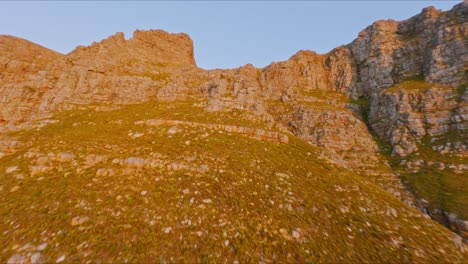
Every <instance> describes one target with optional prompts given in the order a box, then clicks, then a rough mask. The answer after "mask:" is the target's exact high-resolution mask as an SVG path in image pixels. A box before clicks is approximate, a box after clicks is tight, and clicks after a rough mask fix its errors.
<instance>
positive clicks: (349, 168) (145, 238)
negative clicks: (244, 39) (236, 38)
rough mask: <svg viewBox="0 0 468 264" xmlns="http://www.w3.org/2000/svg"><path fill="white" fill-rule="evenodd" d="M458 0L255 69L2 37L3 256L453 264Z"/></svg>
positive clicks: (186, 56)
mask: <svg viewBox="0 0 468 264" xmlns="http://www.w3.org/2000/svg"><path fill="white" fill-rule="evenodd" d="M467 7H468V3H467V2H463V3H460V4H458V5H456V6H454V7H453V9H452V10H450V11H447V12H441V11H439V10H436V9H434V8H426V9H424V10H423V11H422V13H421V14H419V15H416V16H414V17H412V18H409V19H407V20H404V21H393V20H385V21H377V22H375V23H374V24H373V25H371V26H369V27H368V28H366V29H364V30H363V31H362V32H361V33H360V34H359V36H358V37H357V39H356V40H354V41H353V42H352V43H350V44H348V45H345V46H342V47H338V48H336V49H334V50H332V51H330V52H329V53H327V54H317V53H315V52H312V51H299V52H298V53H296V54H295V55H293V56H292V57H291V58H290V59H288V60H287V61H282V62H275V63H272V64H271V65H269V66H267V67H265V68H262V69H259V68H255V67H254V66H252V65H245V66H242V67H240V68H238V69H227V70H221V69H216V70H203V69H200V68H198V67H197V66H196V63H195V60H194V57H193V44H192V41H191V39H190V38H189V37H188V36H187V35H186V34H170V33H166V32H164V31H161V30H152V31H136V32H135V33H134V35H133V37H132V38H130V39H129V40H126V39H125V38H124V36H123V34H122V33H117V34H115V35H114V36H111V37H109V38H107V39H105V40H102V41H100V42H96V43H93V44H92V45H91V46H89V47H78V48H77V49H76V50H74V51H73V52H71V53H69V54H66V55H63V54H60V53H57V52H54V51H51V50H49V49H47V48H44V47H41V46H39V45H36V44H34V43H32V42H29V41H27V40H23V39H20V38H17V37H12V36H0V69H1V72H0V172H1V173H2V174H0V177H1V181H0V198H1V202H0V204H1V206H0V214H1V216H2V219H4V221H2V223H0V231H1V233H2V234H3V235H2V237H1V238H0V245H1V248H2V249H3V250H2V251H1V252H0V261H1V262H12V263H18V262H19V263H22V262H34V263H38V262H43V261H47V262H55V261H57V262H61V261H65V262H88V261H92V262H128V261H131V262H148V261H160V262H167V261H169V262H182V261H183V262H232V261H234V262H235V261H238V262H260V261H261V262H313V263H315V262H350V261H351V262H356V263H361V262H399V263H401V262H423V263H445V262H446V263H462V262H463V260H464V259H466V257H467V256H468V255H467V254H468V251H467V248H466V244H465V243H464V239H465V240H466V239H467V238H468V221H466V219H468V212H467V211H466V208H468V196H467V195H468V192H467V190H468V188H467V187H468V180H467V177H466V176H467V175H468V174H467V170H468V165H467V164H468V155H467V144H468V143H467V140H468V137H467V133H466V131H467V127H468V122H467V120H468V116H467V113H468V92H467V91H468V89H467V88H466V87H467V86H466V83H467V76H466V67H465V64H466V59H465V58H466V46H465V41H464V38H465V36H466V33H467V28H466V26H465V25H466V23H467V22H468V21H467V17H468V14H467V12H468V11H467V10H468V9H467ZM431 218H432V219H431ZM434 220H436V221H437V222H439V223H437V222H436V221H434ZM450 229H451V230H450Z"/></svg>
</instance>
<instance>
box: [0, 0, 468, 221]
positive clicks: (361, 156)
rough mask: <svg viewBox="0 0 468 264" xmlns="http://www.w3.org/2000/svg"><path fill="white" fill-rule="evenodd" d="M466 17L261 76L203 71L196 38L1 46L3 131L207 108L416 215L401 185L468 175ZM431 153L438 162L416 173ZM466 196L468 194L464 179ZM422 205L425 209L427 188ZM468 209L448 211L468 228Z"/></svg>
mask: <svg viewBox="0 0 468 264" xmlns="http://www.w3.org/2000/svg"><path fill="white" fill-rule="evenodd" d="M467 12H468V3H467V2H463V3H460V4H458V5H456V6H455V7H454V8H453V9H452V10H450V11H447V12H441V11H438V10H435V9H434V8H426V9H424V10H423V12H422V13H421V14H419V15H417V16H414V17H412V18H410V19H407V20H404V21H399V22H397V21H392V20H387V21H378V22H375V23H374V24H373V25H371V26H369V27H368V28H366V29H365V30H363V31H362V32H361V33H360V34H359V36H358V37H357V39H356V40H354V41H353V42H352V43H350V44H348V45H346V46H342V47H339V48H336V49H334V50H332V51H331V52H329V53H327V54H316V53H314V52H312V51H300V52H298V53H297V54H295V55H294V56H292V57H291V58H290V59H289V60H287V61H283V62H276V63H273V64H271V65H269V66H267V67H265V68H263V69H257V68H255V67H253V66H252V65H246V66H243V67H240V68H238V69H232V70H209V71H205V70H202V69H199V68H197V67H196V64H195V61H194V57H193V45H192V41H191V40H190V38H189V37H188V36H187V35H185V34H169V33H166V32H163V31H136V32H135V33H134V36H133V38H131V39H130V40H125V38H124V36H123V34H122V33H117V34H116V35H114V36H111V37H109V38H108V39H105V40H103V41H101V42H100V43H94V44H92V45H91V46H89V47H79V48H77V49H76V50H74V51H73V52H71V53H70V54H67V55H62V54H58V53H56V52H53V51H50V50H48V49H46V48H43V47H40V46H38V45H35V44H33V43H30V42H28V41H25V40H21V39H18V38H14V37H10V36H2V37H0V67H2V71H1V79H0V120H1V122H2V123H1V125H0V131H11V130H17V129H21V128H30V127H37V126H40V125H41V124H42V123H41V121H40V120H41V119H44V118H49V117H50V116H51V115H52V114H53V113H55V112H57V111H60V110H70V109H77V108H79V107H80V106H81V105H85V104H86V105H87V104H99V105H100V106H99V107H98V108H99V109H105V108H106V106H108V107H116V106H118V105H125V104H134V103H141V102H145V101H151V100H158V101H170V102H173V101H178V100H201V101H202V104H203V105H204V106H205V110H206V111H207V112H225V111H233V110H235V111H243V112H245V113H246V114H245V116H244V118H246V119H251V120H261V121H262V122H264V123H266V124H267V125H268V127H270V128H273V129H276V130H278V131H282V132H286V133H292V134H294V135H296V136H298V137H300V138H302V139H304V140H306V141H307V142H308V143H309V144H311V145H313V146H316V147H318V149H319V151H320V155H321V156H322V157H323V158H325V159H327V160H329V161H330V162H333V163H335V164H338V165H339V166H342V167H345V168H349V169H352V170H355V171H356V172H358V173H360V174H364V175H367V176H368V177H369V178H370V179H371V180H373V181H374V182H376V183H378V184H380V185H381V186H382V187H383V188H384V189H386V190H387V191H389V192H391V193H393V194H394V195H397V196H400V197H403V198H404V199H406V200H407V201H408V202H409V203H411V201H410V200H411V198H409V197H408V196H407V194H406V193H405V191H404V190H403V187H402V185H401V184H400V181H399V178H398V177H397V175H396V174H395V173H398V174H401V175H403V177H404V175H413V174H414V173H419V172H420V171H422V170H427V169H430V170H438V171H448V172H447V173H448V174H449V175H452V174H453V175H460V174H463V173H466V170H467V168H466V166H465V165H463V164H466V149H467V147H466V145H467V137H466V135H467V134H466V129H467V120H468V102H467V100H468V95H467V93H468V92H467V89H466V81H467V76H466V61H467V60H468V59H467V52H466V43H465V39H466V35H467V27H466V23H467V22H468V21H467V20H468V14H467ZM373 134H374V135H375V137H374V136H373ZM453 135H455V136H453ZM375 138H377V141H378V142H379V143H381V145H382V144H383V145H385V144H389V148H390V152H391V155H390V156H389V157H390V161H392V163H395V160H397V163H398V164H401V167H398V168H395V167H390V165H389V163H388V159H387V158H388V157H385V156H384V155H382V151H380V150H379V146H378V144H377V142H376V140H375ZM427 142H429V143H427ZM426 148H430V149H431V151H434V153H435V154H434V155H432V157H435V158H434V159H435V160H432V161H431V160H429V162H432V163H431V165H428V164H426V165H424V164H423V165H421V166H419V167H418V166H416V167H415V166H413V165H414V161H417V160H420V159H421V158H420V157H421V156H424V155H425V154H424V153H423V151H424V150H425V149H426ZM454 159H456V160H454ZM411 164H413V165H411ZM434 164H439V165H437V166H436V165H434ZM399 166H400V165H399ZM440 168H443V169H440ZM450 177H452V176H450ZM409 184H412V183H411V181H410V182H409ZM459 184H460V185H461V187H462V189H463V188H464V189H465V190H466V187H467V183H466V179H464V180H462V181H461V182H460V183H459ZM459 187H460V186H456V187H455V186H453V184H447V186H443V187H441V188H443V189H444V190H443V191H444V192H448V193H450V192H451V191H452V190H453V189H457V188H458V189H459ZM416 189H418V188H416ZM416 193H417V196H418V197H419V198H425V199H428V198H427V197H426V190H425V189H424V188H421V189H420V190H416ZM429 200H431V199H429ZM466 201H467V200H466V199H465V198H462V199H460V200H458V201H456V202H454V204H455V205H451V206H449V207H448V208H450V210H451V211H453V212H455V213H456V214H458V215H459V216H461V217H462V218H465V219H466V217H467V215H466V211H464V210H463V209H462V208H463V207H464V208H466V206H465V205H466ZM429 202H430V203H431V204H434V202H433V201H429ZM434 207H435V208H437V209H444V210H446V209H447V205H443V204H439V205H437V206H434ZM447 210H448V209H447ZM457 221H458V220H457ZM457 221H455V222H457ZM460 223H461V224H460ZM463 225H465V226H466V222H460V221H458V222H457V226H458V227H457V228H461V229H463V228H465V227H463ZM465 230H466V229H465Z"/></svg>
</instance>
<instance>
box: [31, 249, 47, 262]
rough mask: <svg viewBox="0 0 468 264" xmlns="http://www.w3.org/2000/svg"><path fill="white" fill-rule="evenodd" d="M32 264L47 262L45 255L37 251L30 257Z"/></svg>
mask: <svg viewBox="0 0 468 264" xmlns="http://www.w3.org/2000/svg"><path fill="white" fill-rule="evenodd" d="M30 261H31V264H39V263H46V262H47V261H46V259H45V257H44V256H43V255H42V254H41V253H40V252H35V253H33V254H32V255H31V257H30Z"/></svg>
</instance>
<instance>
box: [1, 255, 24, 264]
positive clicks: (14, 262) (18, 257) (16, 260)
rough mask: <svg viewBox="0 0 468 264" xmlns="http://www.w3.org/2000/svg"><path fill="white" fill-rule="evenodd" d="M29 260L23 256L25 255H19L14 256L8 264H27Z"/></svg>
mask: <svg viewBox="0 0 468 264" xmlns="http://www.w3.org/2000/svg"><path fill="white" fill-rule="evenodd" d="M27 260H28V257H26V256H23V255H19V254H15V255H13V256H11V257H10V258H9V259H8V260H7V262H6V263H8V264H19V263H26V261H27Z"/></svg>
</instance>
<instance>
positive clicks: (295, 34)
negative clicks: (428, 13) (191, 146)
mask: <svg viewBox="0 0 468 264" xmlns="http://www.w3.org/2000/svg"><path fill="white" fill-rule="evenodd" d="M460 2H461V1H298V2H292V1H282V2H280V1H257V2H247V1H229V2H228V1H226V2H223V1H204V2H203V1H200V2H197V1H189V2H183V1H177V2H174V1H173V2H164V1H156V2H135V1H120V2H109V1H101V2H89V1H76V2H58V1H57V2H34V1H29V2H19V1H11V2H3V1H2V2H0V34H9V35H15V36H18V37H22V38H25V39H28V40H31V41H33V42H35V43H38V44H40V45H43V46H45V47H47V48H50V49H53V50H56V51H59V52H61V53H68V52H70V51H72V50H73V49H74V48H75V47H76V46H78V45H90V44H91V43H92V42H93V41H100V40H102V39H104V38H106V37H108V36H110V35H112V34H114V33H115V32H124V33H125V36H126V38H130V37H131V36H132V33H133V31H134V30H135V29H164V30H166V31H169V32H174V33H175V32H185V33H187V34H189V35H190V36H191V37H192V39H193V41H194V45H195V59H196V61H197V64H198V66H200V67H202V68H205V69H212V68H234V67H238V66H241V65H244V64H247V63H252V64H254V65H255V66H257V67H263V66H266V65H268V64H270V63H271V62H272V61H280V60H285V59H287V58H289V57H290V56H292V55H293V54H294V53H296V52H297V51H298V50H301V49H308V50H314V51H317V52H319V53H326V52H328V51H329V50H331V49H333V48H334V47H337V46H339V45H342V44H347V43H349V42H351V41H352V40H353V39H354V38H355V37H356V36H357V34H358V33H359V32H360V31H361V30H362V29H364V28H365V27H366V26H368V25H370V24H371V23H372V22H374V21H375V20H378V19H390V18H392V19H395V20H402V19H406V18H409V17H411V16H413V15H415V14H417V13H419V12H420V11H421V9H422V8H423V7H426V6H431V5H432V6H435V7H436V8H439V9H442V10H448V9H450V8H451V7H452V6H453V5H455V4H457V3H460Z"/></svg>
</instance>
